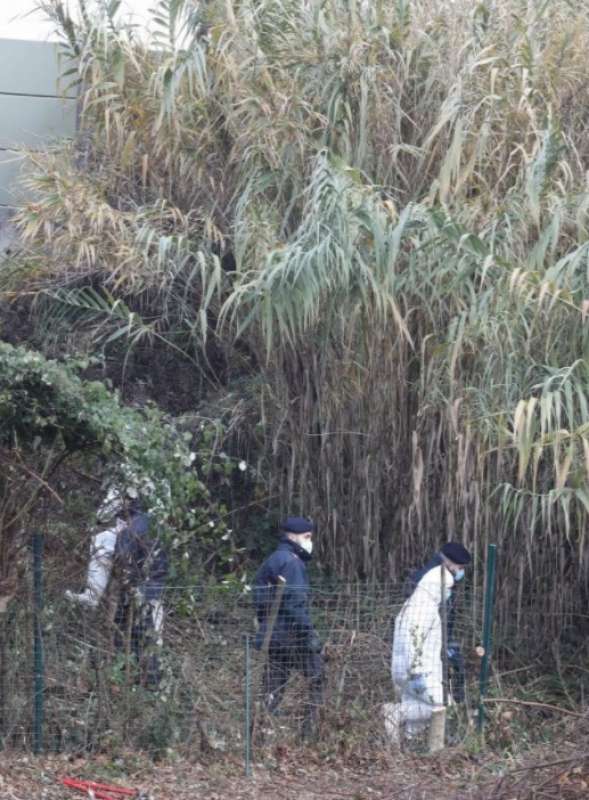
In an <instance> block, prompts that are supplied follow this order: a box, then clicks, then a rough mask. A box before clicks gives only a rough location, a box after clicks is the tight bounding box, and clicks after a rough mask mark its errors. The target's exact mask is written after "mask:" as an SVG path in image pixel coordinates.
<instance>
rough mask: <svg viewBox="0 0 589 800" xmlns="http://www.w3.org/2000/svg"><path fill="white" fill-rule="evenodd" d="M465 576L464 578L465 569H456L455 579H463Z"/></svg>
mask: <svg viewBox="0 0 589 800" xmlns="http://www.w3.org/2000/svg"><path fill="white" fill-rule="evenodd" d="M463 578H464V570H463V569H458V570H456V572H455V573H454V580H455V581H461V580H462V579H463Z"/></svg>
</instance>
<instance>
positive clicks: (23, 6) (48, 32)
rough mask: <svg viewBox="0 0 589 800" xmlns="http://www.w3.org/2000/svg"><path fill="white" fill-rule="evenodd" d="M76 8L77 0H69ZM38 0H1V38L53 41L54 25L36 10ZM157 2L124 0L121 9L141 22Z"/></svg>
mask: <svg viewBox="0 0 589 800" xmlns="http://www.w3.org/2000/svg"><path fill="white" fill-rule="evenodd" d="M69 3H70V5H71V6H72V7H73V8H75V7H76V5H77V3H76V2H75V0H73V2H72V0H69ZM37 4H38V0H0V39H33V40H35V41H43V42H45V41H52V40H53V39H55V36H53V35H52V26H51V25H50V24H49V23H48V22H46V21H45V20H44V19H43V14H42V13H40V12H39V11H35V8H36V6H37ZM154 4H155V2H154V0H123V2H122V6H121V11H120V12H119V13H122V14H124V15H129V14H131V15H132V16H133V21H134V22H136V23H137V24H141V22H142V20H144V19H145V18H146V16H147V9H149V8H150V7H152V6H153V5H154Z"/></svg>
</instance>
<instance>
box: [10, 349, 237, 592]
mask: <svg viewBox="0 0 589 800" xmlns="http://www.w3.org/2000/svg"><path fill="white" fill-rule="evenodd" d="M80 366H83V365H80V364H76V363H72V364H71V365H66V364H62V363H59V362H57V361H52V360H49V359H46V358H44V357H43V356H42V355H40V354H39V353H35V352H32V351H30V350H27V349H25V348H23V347H13V346H12V345H10V344H7V343H1V342H0V461H1V463H2V467H3V468H2V471H1V473H0V503H2V504H3V506H4V507H3V508H2V509H0V513H1V516H0V520H1V521H0V549H2V550H3V551H6V558H8V551H10V550H12V549H13V547H12V546H11V544H10V542H11V541H12V542H13V543H14V539H15V538H17V530H18V529H20V528H22V523H23V518H24V516H25V515H26V514H32V513H34V512H35V508H36V507H37V506H38V505H39V503H41V502H42V501H43V498H44V497H52V498H54V499H55V498H58V494H57V491H56V489H55V488H54V487H53V485H52V478H53V476H54V474H55V471H56V469H57V468H58V467H61V466H62V465H63V464H64V462H67V460H68V459H70V460H72V461H76V462H80V461H82V462H83V463H84V464H85V465H86V467H87V468H89V469H90V470H91V471H92V473H93V475H94V476H98V477H99V478H100V479H101V481H102V484H103V487H102V488H103V489H104V490H106V488H107V487H108V486H110V485H113V484H117V485H120V486H123V487H125V488H126V489H127V491H129V492H130V493H131V494H135V495H137V496H139V497H141V499H142V501H143V503H144V505H145V508H146V510H148V511H149V513H150V514H151V515H152V516H153V517H154V519H155V521H156V523H157V524H158V526H159V527H160V530H161V531H162V535H163V536H164V538H165V539H166V540H167V543H168V548H169V550H170V554H171V556H172V558H171V563H172V575H171V577H172V578H173V579H177V580H187V579H188V578H189V576H190V575H193V576H194V574H195V571H198V566H199V563H204V562H207V563H211V562H212V560H214V561H215V563H219V561H221V563H229V560H230V558H231V536H230V531H229V530H228V528H227V524H226V519H227V511H226V509H225V507H224V506H223V505H222V503H220V502H217V501H216V500H215V498H214V497H213V495H212V493H211V489H210V486H211V485H213V486H214V487H215V492H216V493H217V494H219V495H220V494H222V487H223V486H224V485H226V484H227V483H228V482H230V481H231V477H232V474H233V473H234V471H235V470H236V469H237V468H238V465H237V464H236V463H234V462H233V460H232V459H230V458H229V457H228V456H226V454H224V453H222V454H221V453H217V452H216V444H215V443H216V442H217V441H218V440H219V438H220V427H221V423H220V422H219V421H216V420H203V419H200V420H195V419H192V420H191V421H190V425H186V424H185V425H179V423H178V421H177V420H174V419H172V418H170V417H167V416H166V415H164V414H163V413H162V412H161V411H160V410H159V409H158V408H157V407H156V406H154V405H147V406H145V407H142V408H135V407H130V406H125V405H123V404H122V403H121V400H120V398H119V396H118V394H117V393H116V392H114V391H112V390H111V389H109V387H108V386H107V385H105V384H104V383H102V382H100V381H88V380H84V379H83V378H81V377H80V376H79V374H78V372H79V368H80ZM25 498H26V499H25ZM58 499H59V498H58ZM8 507H12V509H13V511H12V512H11V513H4V512H6V511H7V509H8ZM91 522H92V520H89V523H91ZM0 558H1V556H0ZM7 569H8V563H7V561H6V560H4V572H6V570H7Z"/></svg>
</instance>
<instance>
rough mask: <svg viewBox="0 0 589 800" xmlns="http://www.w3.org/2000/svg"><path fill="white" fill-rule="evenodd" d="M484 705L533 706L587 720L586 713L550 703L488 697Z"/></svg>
mask: <svg viewBox="0 0 589 800" xmlns="http://www.w3.org/2000/svg"><path fill="white" fill-rule="evenodd" d="M483 703H485V704H486V703H507V704H511V705H517V706H531V707H532V708H547V709H549V710H550V711H556V712H557V713H558V714H568V715H569V716H571V717H577V719H585V718H586V717H587V714H586V713H584V714H580V713H579V712H578V711H570V710H569V709H568V708H562V707H561V706H553V705H551V704H550V703H538V702H535V701H533V700H512V699H511V698H509V697H486V698H485V699H484V700H483Z"/></svg>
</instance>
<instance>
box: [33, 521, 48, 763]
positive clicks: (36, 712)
mask: <svg viewBox="0 0 589 800" xmlns="http://www.w3.org/2000/svg"><path fill="white" fill-rule="evenodd" d="M42 612H43V534H42V533H35V534H33V662H34V696H33V753H35V755H38V754H39V753H41V752H42V750H43V716H44V696H43V694H44V677H45V676H44V667H43V635H42V624H43V621H42Z"/></svg>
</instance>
